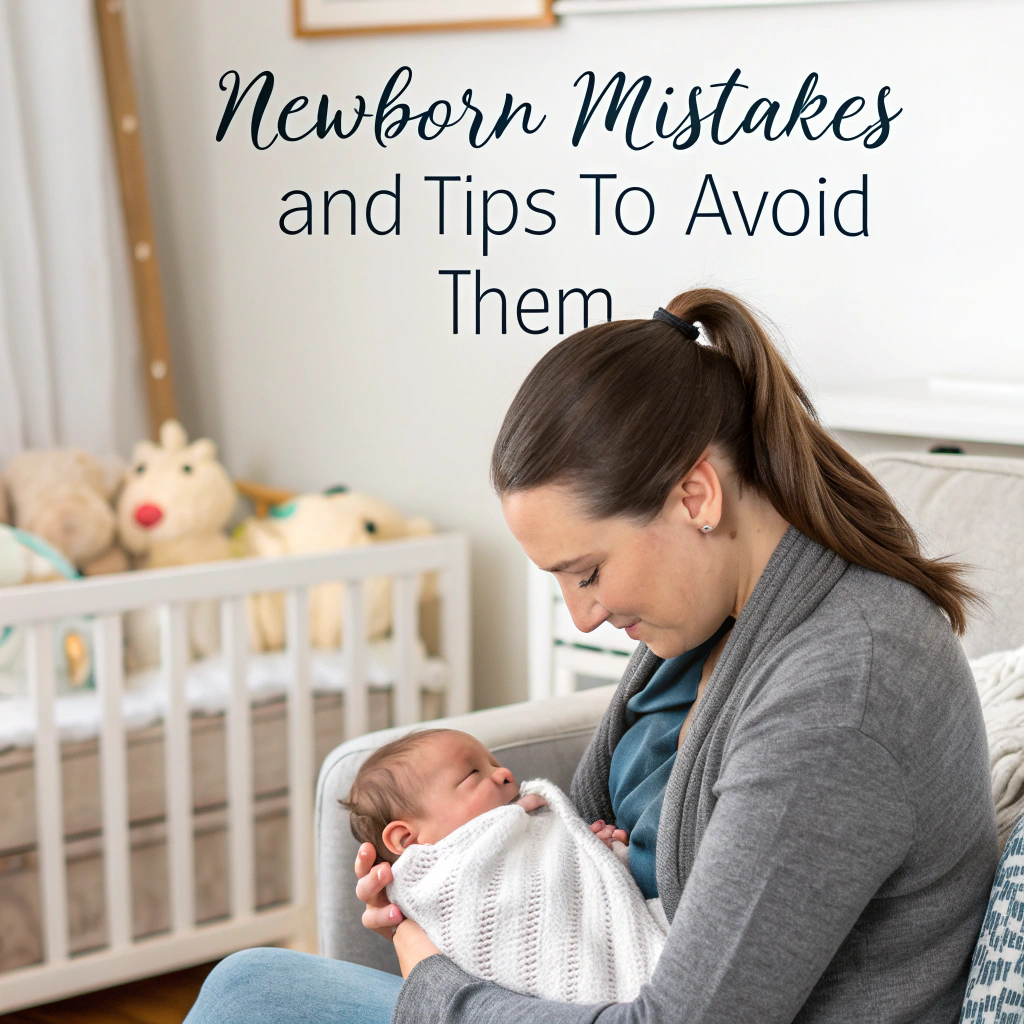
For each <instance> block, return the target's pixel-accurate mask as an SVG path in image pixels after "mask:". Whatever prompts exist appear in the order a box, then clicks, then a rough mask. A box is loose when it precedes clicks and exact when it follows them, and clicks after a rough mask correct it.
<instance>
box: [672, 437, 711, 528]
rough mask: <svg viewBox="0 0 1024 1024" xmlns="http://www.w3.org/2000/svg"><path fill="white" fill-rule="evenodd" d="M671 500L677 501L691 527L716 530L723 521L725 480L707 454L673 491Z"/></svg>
mask: <svg viewBox="0 0 1024 1024" xmlns="http://www.w3.org/2000/svg"><path fill="white" fill-rule="evenodd" d="M669 500H670V501H673V502H677V503H678V505H679V506H680V511H682V513H683V515H684V516H685V518H686V519H687V520H688V525H692V526H696V527H697V529H702V528H703V527H704V526H705V525H710V526H711V528H712V529H714V528H715V527H716V526H717V525H718V522H719V520H720V519H721V518H722V480H721V478H720V477H719V475H718V472H717V471H716V470H715V467H714V466H713V465H712V464H711V462H710V461H709V459H708V453H707V452H705V454H704V455H703V456H701V458H700V461H699V462H698V463H697V464H696V465H695V466H694V467H693V469H691V470H690V472H689V473H687V474H686V476H685V477H683V479H682V480H680V481H679V483H678V484H677V485H676V486H675V487H674V488H673V489H672V493H671V495H670V496H669ZM704 532H708V531H704Z"/></svg>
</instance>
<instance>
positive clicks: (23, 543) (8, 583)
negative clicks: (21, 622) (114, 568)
mask: <svg viewBox="0 0 1024 1024" xmlns="http://www.w3.org/2000/svg"><path fill="white" fill-rule="evenodd" d="M77 576H78V571H77V570H76V569H75V567H74V566H73V565H72V564H71V563H70V562H69V561H68V560H67V559H66V558H65V557H64V556H63V555H62V554H61V553H60V552H59V551H56V550H55V549H54V548H53V547H51V546H50V545H49V544H48V543H47V542H46V541H45V540H43V539H42V538H41V537H36V536H34V535H32V534H29V533H25V532H24V531H23V530H17V529H14V528H12V527H10V526H3V525H0V587H13V586H19V585H21V584H23V583H44V582H46V581H48V580H59V579H75V578H77ZM53 642H54V667H55V668H56V672H57V687H58V691H59V692H61V693H66V692H73V691H75V690H78V689H81V688H83V687H87V686H92V685H93V675H92V639H91V627H90V624H89V623H88V622H87V621H86V620H84V619H69V620H65V621H61V622H57V623H55V624H54V637H53ZM25 683H26V674H25V661H24V630H22V629H20V628H17V627H12V626H3V625H0V696H15V695H18V696H20V695H23V694H24V693H25V689H26V685H25Z"/></svg>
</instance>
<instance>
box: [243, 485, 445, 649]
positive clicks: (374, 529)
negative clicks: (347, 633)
mask: <svg viewBox="0 0 1024 1024" xmlns="http://www.w3.org/2000/svg"><path fill="white" fill-rule="evenodd" d="M430 532H432V529H431V526H430V524H429V523H428V522H427V521H426V520H424V519H417V520H406V519H405V518H404V517H403V516H402V514H401V513H400V512H399V511H398V510H397V509H395V508H393V507H392V506H390V505H388V504H386V503H385V502H382V501H378V500H377V499H375V498H371V497H370V496H369V495H364V494H358V493H348V492H346V491H345V490H344V489H342V488H332V489H331V490H329V491H327V492H324V493H322V494H303V495H300V496H298V497H296V498H294V499H292V500H291V501H289V502H286V503H285V504H283V505H276V506H274V507H273V508H272V509H271V510H270V515H269V516H268V517H267V518H266V519H248V520H246V521H245V522H244V523H243V524H242V526H241V527H240V528H239V530H238V531H237V535H236V536H237V540H238V543H239V553H240V554H249V555H262V556H274V555H295V554H310V553H313V552H320V551H337V550H339V549H342V548H350V547H362V546H365V545H367V544H372V543H374V542H375V541H379V540H394V539H397V538H398V537H402V536H409V535H411V534H413V533H415V535H423V534H426V533H430ZM342 599H343V590H342V586H341V585H340V584H337V583H325V584H321V585H319V586H316V587H312V588H310V594H309V607H310V637H311V640H312V643H313V646H314V647H319V648H337V647H340V645H341V642H342ZM248 609H249V632H250V636H251V638H252V646H253V648H254V649H255V650H279V649H280V648H282V647H283V646H284V643H285V623H284V601H283V598H282V596H281V595H280V594H257V595H254V596H253V597H252V598H250V600H249V604H248ZM363 617H364V620H365V622H366V634H367V639H369V640H371V641H372V640H379V639H381V638H382V637H384V636H386V635H387V633H388V631H389V630H390V629H391V581H390V580H389V579H388V578H387V577H372V578H369V579H367V580H366V581H365V582H364V585H363Z"/></svg>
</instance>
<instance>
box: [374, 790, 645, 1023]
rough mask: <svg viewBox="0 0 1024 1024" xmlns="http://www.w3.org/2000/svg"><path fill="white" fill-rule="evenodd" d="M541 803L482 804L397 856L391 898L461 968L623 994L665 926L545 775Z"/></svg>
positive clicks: (549, 987) (553, 994) (585, 997)
mask: <svg viewBox="0 0 1024 1024" xmlns="http://www.w3.org/2000/svg"><path fill="white" fill-rule="evenodd" d="M520 792H521V793H522V794H524V795H525V794H526V793H538V794H540V795H541V796H542V797H544V799H545V800H547V803H548V806H547V807H541V808H539V809H538V810H536V811H531V812H529V813H527V812H526V811H525V810H523V808H522V807H519V806H517V805H515V804H510V805H507V806H505V807H499V808H497V809H496V810H493V811H488V812H487V813H486V814H482V815H480V816H479V817H477V818H474V819H473V820H472V821H470V822H468V823H467V824H465V825H463V826H462V827H461V828H458V829H456V830H455V831H454V832H452V833H451V835H449V836H446V837H445V838H444V839H442V840H440V841H439V842H437V843H434V844H433V845H428V844H424V845H419V846H412V847H410V848H409V849H408V850H406V851H405V853H403V854H402V855H401V856H400V857H399V858H398V860H397V861H396V862H395V865H394V869H393V870H394V881H393V882H392V883H391V884H390V885H389V886H388V890H387V891H388V897H389V898H390V900H391V901H392V902H393V903H396V904H397V905H398V906H399V907H400V908H401V910H402V913H403V914H405V915H406V917H409V918H411V919H412V920H413V921H416V922H417V923H418V924H419V925H420V926H421V927H422V928H423V930H424V931H425V932H426V933H427V935H428V937H429V938H430V940H431V941H432V942H433V943H434V945H435V946H437V948H438V949H440V950H441V952H442V953H445V954H446V955H447V956H449V957H451V959H452V960H454V961H455V962H456V963H457V964H458V965H459V966H460V967H461V968H462V969H463V970H465V971H467V972H468V973H470V974H473V975H475V976H476V977H478V978H484V979H486V980H488V981H493V982H496V983H497V984H499V985H503V986H504V987H505V988H510V989H514V990H515V991H517V992H524V993H526V994H528V995H536V996H540V997H542V998H545V999H557V1000H560V1001H562V1002H573V1003H591V1002H602V1001H613V1002H625V1001H628V1000H632V999H634V998H635V997H636V996H637V994H638V993H639V991H640V986H641V985H643V984H645V983H646V982H647V981H649V980H650V978H651V974H652V972H653V970H654V965H655V964H656V963H657V960H658V956H659V955H660V953H661V948H662V946H663V945H664V941H665V933H664V930H663V928H662V926H661V925H659V924H658V923H657V922H656V920H655V917H654V916H653V915H652V913H651V911H650V910H648V907H647V904H646V902H645V900H644V897H643V894H642V893H641V892H640V889H639V887H638V886H637V884H636V882H635V881H634V879H633V876H632V875H631V874H630V872H629V868H627V867H626V866H625V865H624V864H623V863H622V862H621V861H620V860H619V859H618V858H617V857H616V856H615V854H614V853H612V851H611V850H610V849H609V848H608V847H607V846H605V845H604V843H603V842H601V840H600V839H598V838H597V836H595V835H594V834H593V832H591V831H590V828H589V826H588V825H587V823H586V822H584V821H583V820H582V819H581V818H580V817H579V815H578V814H577V813H576V809H575V808H574V807H573V805H572V804H571V803H570V801H569V799H568V797H566V795H565V794H564V793H563V792H562V791H561V790H560V789H559V788H558V787H557V786H556V785H555V784H554V783H553V782H549V781H547V780H546V779H534V780H532V781H530V782H524V783H523V784H522V786H521V787H520Z"/></svg>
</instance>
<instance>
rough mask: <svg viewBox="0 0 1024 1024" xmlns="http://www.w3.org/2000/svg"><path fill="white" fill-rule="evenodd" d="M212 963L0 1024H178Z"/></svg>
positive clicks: (49, 1006) (25, 1013)
mask: <svg viewBox="0 0 1024 1024" xmlns="http://www.w3.org/2000/svg"><path fill="white" fill-rule="evenodd" d="M214 965H215V962H214V963H209V964H201V965H200V966H199V967H189V968H187V969H186V970H184V971H175V972H174V973H173V974H164V975H162V976H161V977H159V978H146V979H145V980H143V981H133V982H131V983H130V984H128V985H119V986H118V987H117V988H108V989H104V990H103V991H102V992H90V993H88V994H87V995H84V996H75V997H74V998H73V999H64V1000H62V1001H61V1002H59V1003H48V1004H47V1005H46V1006H37V1007H34V1008H33V1009H31V1010H19V1011H18V1012H17V1013H10V1014H7V1015H6V1016H0V1024H181V1022H182V1021H183V1020H184V1019H185V1014H186V1013H188V1011H189V1010H190V1009H191V1008H192V1004H193V1003H194V1002H195V999H196V996H197V995H198V994H199V989H200V987H201V986H202V984H203V980H204V979H205V978H206V976H207V974H209V973H210V971H212V970H213V968H214Z"/></svg>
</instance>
